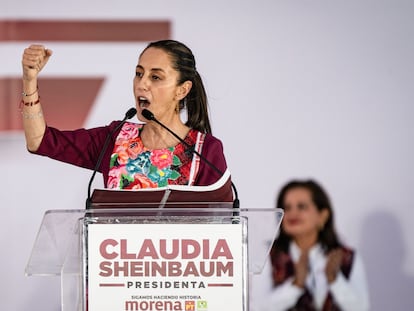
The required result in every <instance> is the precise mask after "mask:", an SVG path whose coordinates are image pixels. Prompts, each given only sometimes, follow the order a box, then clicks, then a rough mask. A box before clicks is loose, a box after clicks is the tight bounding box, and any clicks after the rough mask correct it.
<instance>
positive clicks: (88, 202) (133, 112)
mask: <svg viewBox="0 0 414 311" xmlns="http://www.w3.org/2000/svg"><path fill="white" fill-rule="evenodd" d="M136 114H137V110H136V109H135V108H130V109H128V111H127V112H126V113H125V117H124V118H123V119H122V121H121V123H119V124H118V125H117V126H116V127H115V128H114V129H113V130H112V131H111V132H110V133H109V134H108V136H106V140H105V143H104V145H103V147H102V150H101V153H100V154H99V157H98V160H97V161H96V165H95V168H94V170H93V173H92V176H91V178H90V180H89V184H88V197H87V199H86V209H89V208H90V207H91V203H92V202H91V187H92V182H93V180H94V178H95V175H96V172H97V171H98V169H99V166H100V165H101V162H102V159H103V157H104V154H105V151H106V149H107V148H108V145H109V142H110V140H111V137H112V135H113V134H114V133H115V132H116V131H117V130H119V129H120V128H121V126H122V125H124V123H125V122H126V120H129V119H131V118H132V117H133V116H135V115H136Z"/></svg>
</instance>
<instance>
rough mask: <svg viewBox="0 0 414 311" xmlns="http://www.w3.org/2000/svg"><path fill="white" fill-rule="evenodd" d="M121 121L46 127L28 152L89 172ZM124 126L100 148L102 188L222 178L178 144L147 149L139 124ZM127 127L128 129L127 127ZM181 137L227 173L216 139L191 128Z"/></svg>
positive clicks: (195, 182) (203, 182)
mask: <svg viewBox="0 0 414 311" xmlns="http://www.w3.org/2000/svg"><path fill="white" fill-rule="evenodd" d="M120 122H121V121H113V122H111V124H109V125H107V126H102V127H96V128H91V129H84V128H82V129H76V130H67V131H62V130H59V129H56V128H53V127H50V126H47V127H46V131H45V134H44V136H43V139H42V142H41V144H40V146H39V149H38V150H37V151H36V152H32V153H34V154H38V155H42V156H47V157H49V158H52V159H55V160H58V161H62V162H65V163H69V164H73V165H76V166H79V167H83V168H87V169H90V170H93V169H94V168H95V166H96V163H97V162H98V158H99V155H100V154H101V152H102V150H103V149H104V148H103V146H104V144H105V141H106V139H107V137H108V135H109V134H110V133H111V132H112V131H114V129H115V128H116V127H117V126H119V124H120ZM126 124H127V125H124V127H123V128H122V130H123V132H122V133H121V129H120V130H117V131H115V133H114V134H113V136H112V137H113V140H112V141H113V143H112V145H111V144H110V145H109V147H108V148H107V149H106V150H104V151H105V153H104V156H103V158H102V162H101V164H100V166H99V167H98V172H101V173H102V175H103V179H104V185H105V186H109V187H114V188H117V189H120V188H122V189H135V188H139V187H150V186H151V187H161V186H163V185H166V184H167V183H168V184H180V185H195V186H207V185H212V184H214V183H215V182H216V181H217V180H219V179H220V177H221V176H219V174H218V173H217V172H216V171H215V170H214V169H212V168H211V167H210V166H209V165H207V164H206V163H205V161H199V159H198V157H197V156H195V157H194V156H193V155H190V156H187V155H186V153H185V150H184V146H183V145H182V144H178V145H177V146H175V147H174V148H172V149H171V148H167V149H161V150H148V149H146V148H145V147H144V146H143V145H142V142H141V140H140V139H139V135H138V134H139V128H140V127H142V125H133V123H126ZM128 126H130V127H131V128H130V129H127V127H128ZM128 131H129V132H128ZM134 135H135V136H134ZM185 140H186V141H188V143H189V144H190V145H194V144H196V145H198V148H199V150H200V151H201V152H200V154H201V155H202V156H203V157H204V158H205V159H207V160H208V161H209V162H210V163H212V164H213V165H214V166H215V167H216V168H217V169H219V170H220V171H222V172H225V171H226V169H227V164H226V159H225V157H224V153H223V145H222V143H221V141H220V140H219V139H217V138H216V137H214V136H213V135H211V134H201V133H200V132H198V131H195V130H191V131H190V132H189V134H188V135H187V137H186V138H185ZM128 143H129V145H128ZM229 191H230V192H231V189H230V190H229Z"/></svg>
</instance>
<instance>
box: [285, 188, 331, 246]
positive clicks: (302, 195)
mask: <svg viewBox="0 0 414 311" xmlns="http://www.w3.org/2000/svg"><path fill="white" fill-rule="evenodd" d="M283 206H284V212H285V214H284V217H283V221H282V226H283V229H284V231H285V232H286V234H287V235H290V236H291V237H292V238H294V239H297V238H301V237H308V238H309V237H315V238H317V236H318V232H319V229H320V228H322V227H323V225H324V224H325V221H326V219H327V215H328V210H326V209H324V210H322V211H319V210H318V208H317V207H316V205H315V203H314V202H313V201H312V195H311V192H310V191H309V190H308V189H306V188H299V187H298V188H293V189H290V190H288V191H287V192H286V194H285V198H284V202H283Z"/></svg>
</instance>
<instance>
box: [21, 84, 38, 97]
mask: <svg viewBox="0 0 414 311" xmlns="http://www.w3.org/2000/svg"><path fill="white" fill-rule="evenodd" d="M37 92H39V87H38V86H36V91H34V92H33V93H31V94H27V93H26V92H25V91H23V92H22V96H24V97H27V96H32V95H34V94H36V93H37Z"/></svg>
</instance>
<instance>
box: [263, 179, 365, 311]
mask: <svg viewBox="0 0 414 311" xmlns="http://www.w3.org/2000/svg"><path fill="white" fill-rule="evenodd" d="M277 207H278V208H281V209H283V210H284V213H285V215H284V218H283V221H282V225H281V228H280V232H279V235H278V237H277V238H276V240H275V241H274V244H273V246H272V249H271V252H270V261H269V264H271V268H270V271H271V273H269V274H270V275H269V282H271V285H270V284H269V286H268V288H269V289H271V291H270V292H269V293H266V295H265V296H264V297H265V298H264V299H263V300H262V301H261V302H260V306H257V304H256V307H255V309H258V310H261V311H276V310H323V311H328V310H329V311H331V310H349V311H351V310H352V311H358V310H369V293H368V288H367V281H366V274H365V269H364V265H363V262H362V260H361V257H360V256H359V255H358V253H357V252H356V251H355V250H353V249H351V248H349V247H348V246H346V245H345V244H344V243H343V242H342V241H341V240H340V239H339V237H338V235H337V233H336V230H335V225H334V215H333V209H332V206H331V202H330V199H329V197H328V195H327V193H326V192H325V191H324V189H323V188H322V187H321V186H320V185H319V184H318V183H317V182H315V181H313V180H293V181H290V182H288V183H287V184H286V185H284V186H283V187H282V189H281V190H280V193H279V195H278V198H277Z"/></svg>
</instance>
